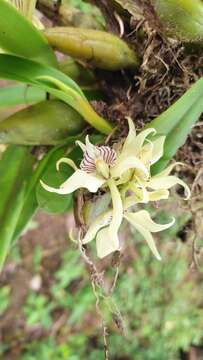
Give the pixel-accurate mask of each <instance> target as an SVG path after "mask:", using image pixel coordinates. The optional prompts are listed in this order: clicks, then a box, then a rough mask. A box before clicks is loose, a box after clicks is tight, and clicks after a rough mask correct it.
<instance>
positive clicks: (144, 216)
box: [126, 210, 175, 232]
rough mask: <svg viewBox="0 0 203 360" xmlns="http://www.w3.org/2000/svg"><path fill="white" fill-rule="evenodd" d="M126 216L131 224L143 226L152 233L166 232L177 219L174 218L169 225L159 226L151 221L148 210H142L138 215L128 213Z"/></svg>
mask: <svg viewBox="0 0 203 360" xmlns="http://www.w3.org/2000/svg"><path fill="white" fill-rule="evenodd" d="M126 216H127V217H128V219H130V220H131V223H136V224H138V225H140V226H143V227H144V228H145V229H146V230H148V231H150V232H159V231H163V230H166V229H168V228H169V227H171V226H172V225H173V224H174V222H175V219H174V218H173V219H172V220H171V221H170V223H168V224H157V223H155V222H154V221H153V220H152V219H151V217H150V215H149V213H148V212H147V211H146V210H140V211H138V212H136V213H127V214H126Z"/></svg>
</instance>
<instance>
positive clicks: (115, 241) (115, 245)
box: [96, 179, 123, 258]
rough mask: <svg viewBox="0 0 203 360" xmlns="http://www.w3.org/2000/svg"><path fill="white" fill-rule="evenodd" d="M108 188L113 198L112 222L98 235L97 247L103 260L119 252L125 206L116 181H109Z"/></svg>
mask: <svg viewBox="0 0 203 360" xmlns="http://www.w3.org/2000/svg"><path fill="white" fill-rule="evenodd" d="M108 186H109V189H110V192H111V198H112V205H113V210H112V221H111V222H110V225H109V226H108V227H106V228H105V229H102V230H100V231H99V232H98V234H97V239H96V246H97V254H98V257H100V258H103V257H104V256H107V255H109V254H110V253H111V252H113V251H116V250H119V238H118V230H119V227H120V225H121V223H122V219H123V204H122V200H121V196H120V193H119V191H118V189H117V187H116V184H115V181H114V180H112V179H111V180H109V181H108Z"/></svg>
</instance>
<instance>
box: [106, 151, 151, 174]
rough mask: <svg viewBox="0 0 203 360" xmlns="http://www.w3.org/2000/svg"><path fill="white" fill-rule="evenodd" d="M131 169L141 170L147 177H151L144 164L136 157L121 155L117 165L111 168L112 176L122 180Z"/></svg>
mask: <svg viewBox="0 0 203 360" xmlns="http://www.w3.org/2000/svg"><path fill="white" fill-rule="evenodd" d="M129 169H137V170H140V171H142V172H143V175H144V176H145V177H148V176H149V171H148V169H147V167H146V166H145V165H144V164H143V162H142V161H141V160H139V159H138V158H137V157H136V156H129V155H127V154H126V156H124V155H120V156H119V157H118V159H117V161H116V163H115V165H114V166H113V167H112V168H111V175H112V176H113V177H115V178H120V177H121V175H122V174H123V173H124V172H125V171H127V170H129Z"/></svg>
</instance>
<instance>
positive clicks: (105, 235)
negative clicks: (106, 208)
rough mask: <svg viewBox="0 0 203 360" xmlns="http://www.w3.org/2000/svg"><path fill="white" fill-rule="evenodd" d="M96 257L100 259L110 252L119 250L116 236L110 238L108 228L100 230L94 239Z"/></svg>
mask: <svg viewBox="0 0 203 360" xmlns="http://www.w3.org/2000/svg"><path fill="white" fill-rule="evenodd" d="M96 247H97V256H98V257H99V258H100V259H102V258H104V257H105V256H107V255H109V254H111V253H112V252H114V251H116V250H119V249H120V245H119V239H118V236H114V237H113V238H111V237H110V233H109V227H106V228H104V229H102V230H100V231H99V232H98V234H97V238H96Z"/></svg>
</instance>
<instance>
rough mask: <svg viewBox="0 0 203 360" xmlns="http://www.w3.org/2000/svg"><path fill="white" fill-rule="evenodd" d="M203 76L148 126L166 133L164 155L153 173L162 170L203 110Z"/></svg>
mask: <svg viewBox="0 0 203 360" xmlns="http://www.w3.org/2000/svg"><path fill="white" fill-rule="evenodd" d="M202 99H203V78H201V79H199V80H198V81H197V82H196V83H195V84H194V85H193V86H192V87H191V88H190V89H189V90H187V91H186V93H185V94H184V95H183V96H182V97H181V98H180V99H178V100H177V101H176V102H175V103H174V104H173V105H171V106H170V107H169V108H168V109H167V110H166V111H164V112H163V113H162V114H161V115H159V116H158V117H157V118H156V119H154V120H152V121H151V122H150V123H149V124H147V127H152V128H154V129H156V131H157V135H166V141H165V144H164V155H163V157H162V158H161V159H160V160H159V161H158V162H157V163H156V164H155V165H153V167H152V173H153V174H156V173H157V172H159V171H160V170H162V169H163V168H164V167H165V166H166V165H167V163H168V161H169V160H170V159H171V158H172V157H173V156H174V155H175V154H176V152H177V150H178V149H179V148H180V147H181V146H182V145H183V144H184V142H185V141H186V138H187V136H188V134H189V133H190V132H191V129H192V127H193V125H194V124H195V123H196V121H197V120H198V119H199V117H200V115H201V113H202V112H203V100H202Z"/></svg>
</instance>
